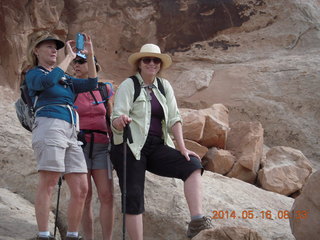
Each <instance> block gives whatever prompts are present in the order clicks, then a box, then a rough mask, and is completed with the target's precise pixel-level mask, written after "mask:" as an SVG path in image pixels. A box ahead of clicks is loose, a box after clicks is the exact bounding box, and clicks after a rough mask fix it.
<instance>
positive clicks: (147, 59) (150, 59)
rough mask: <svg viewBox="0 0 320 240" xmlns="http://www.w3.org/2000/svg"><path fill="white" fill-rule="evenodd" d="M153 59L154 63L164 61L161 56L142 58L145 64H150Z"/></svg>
mask: <svg viewBox="0 0 320 240" xmlns="http://www.w3.org/2000/svg"><path fill="white" fill-rule="evenodd" d="M151 61H152V62H153V63H154V64H159V63H161V62H162V61H161V59H160V58H152V57H145V58H142V62H143V63H144V64H149V63H151Z"/></svg>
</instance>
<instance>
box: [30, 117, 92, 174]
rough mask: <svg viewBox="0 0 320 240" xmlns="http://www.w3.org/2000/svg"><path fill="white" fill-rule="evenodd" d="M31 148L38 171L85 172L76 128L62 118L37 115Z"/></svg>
mask: <svg viewBox="0 0 320 240" xmlns="http://www.w3.org/2000/svg"><path fill="white" fill-rule="evenodd" d="M32 148H33V150H34V154H35V157H36V159H37V161H38V164H37V169H38V171H39V170H46V171H53V172H62V173H87V165H86V160H85V158H84V155H83V151H82V148H81V146H80V145H79V142H78V140H77V134H76V129H75V127H74V126H72V124H70V123H68V122H66V121H64V120H61V119H57V118H47V117H37V118H36V120H35V123H34V126H33V130H32Z"/></svg>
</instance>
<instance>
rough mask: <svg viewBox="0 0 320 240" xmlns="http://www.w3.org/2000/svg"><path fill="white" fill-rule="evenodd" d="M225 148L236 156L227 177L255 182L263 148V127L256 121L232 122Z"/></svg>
mask: <svg viewBox="0 0 320 240" xmlns="http://www.w3.org/2000/svg"><path fill="white" fill-rule="evenodd" d="M230 128H231V130H230V132H229V134H228V139H227V149H228V150H229V151H231V153H233V155H234V156H235V157H236V159H237V160H236V162H235V165H234V167H233V168H232V170H231V172H229V173H228V176H229V177H236V178H238V179H241V180H244V181H246V182H250V183H255V181H256V176H257V171H258V170H259V166H260V161H261V158H262V150H263V128H262V126H261V124H260V123H258V122H241V121H240V122H234V123H232V125H231V126H230Z"/></svg>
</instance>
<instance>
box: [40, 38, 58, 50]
mask: <svg viewBox="0 0 320 240" xmlns="http://www.w3.org/2000/svg"><path fill="white" fill-rule="evenodd" d="M45 41H55V42H56V45H57V50H59V49H61V48H63V47H64V42H62V41H61V40H59V39H57V38H54V37H47V38H45V39H43V40H42V41H40V42H38V43H37V45H39V44H40V43H43V42H45Z"/></svg>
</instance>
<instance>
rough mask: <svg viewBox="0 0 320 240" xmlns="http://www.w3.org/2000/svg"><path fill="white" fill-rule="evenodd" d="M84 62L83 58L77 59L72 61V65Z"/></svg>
mask: <svg viewBox="0 0 320 240" xmlns="http://www.w3.org/2000/svg"><path fill="white" fill-rule="evenodd" d="M86 62H87V60H86V59H84V58H79V59H74V60H73V64H76V63H78V64H84V63H86Z"/></svg>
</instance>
